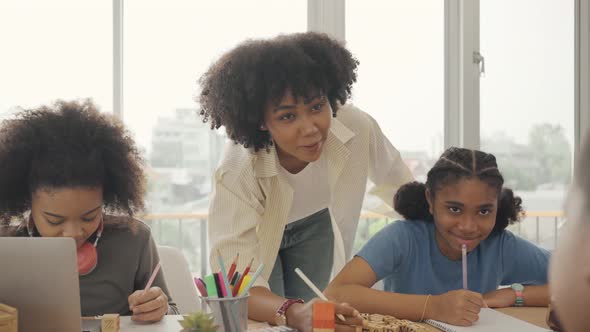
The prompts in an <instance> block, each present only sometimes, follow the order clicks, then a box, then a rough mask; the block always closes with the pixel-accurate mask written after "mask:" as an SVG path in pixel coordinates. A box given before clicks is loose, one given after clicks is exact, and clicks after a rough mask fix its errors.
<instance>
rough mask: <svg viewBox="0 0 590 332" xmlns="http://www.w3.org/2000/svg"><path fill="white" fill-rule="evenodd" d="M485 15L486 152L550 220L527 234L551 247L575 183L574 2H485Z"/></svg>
mask: <svg viewBox="0 0 590 332" xmlns="http://www.w3.org/2000/svg"><path fill="white" fill-rule="evenodd" d="M480 10H481V44H480V46H481V47H480V48H481V53H482V54H483V56H484V57H485V66H486V74H485V77H483V78H482V79H481V147H482V149H483V150H485V151H488V152H491V153H493V154H495V155H496V157H497V159H498V163H499V166H500V168H501V171H502V172H503V174H504V177H505V178H506V185H507V186H509V187H511V188H513V189H515V190H516V192H517V194H518V195H520V196H521V197H522V198H523V202H524V203H523V205H524V206H525V208H526V210H527V211H528V212H530V213H531V214H533V215H539V214H542V215H543V216H540V217H529V218H527V219H526V221H525V222H524V223H523V224H522V225H521V226H520V232H521V235H522V236H524V237H527V238H529V239H531V240H532V241H535V242H538V243H540V244H541V245H543V246H546V247H552V246H553V245H554V234H555V230H556V229H557V226H558V224H559V223H561V218H560V217H558V216H557V215H559V213H555V211H561V209H562V204H563V198H564V194H565V190H566V186H567V185H568V184H569V183H570V181H571V180H570V179H571V169H572V157H573V147H574V1H571V0H569V1H551V0H520V1H507V0H482V1H481V6H480ZM545 215H547V216H545ZM537 225H539V226H538V227H537ZM515 229H516V230H517V231H518V230H519V229H518V227H516V228H515Z"/></svg>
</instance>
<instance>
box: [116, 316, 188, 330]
mask: <svg viewBox="0 0 590 332" xmlns="http://www.w3.org/2000/svg"><path fill="white" fill-rule="evenodd" d="M179 320H182V316H181V315H167V316H164V319H162V320H161V321H159V322H157V323H152V324H142V323H136V322H134V321H132V320H131V316H121V329H120V332H126V331H142V332H179V331H182V326H180V323H179V322H178V321H179Z"/></svg>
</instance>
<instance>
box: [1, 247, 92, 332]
mask: <svg viewBox="0 0 590 332" xmlns="http://www.w3.org/2000/svg"><path fill="white" fill-rule="evenodd" d="M0 303H4V304H7V305H9V306H12V307H15V308H17V309H18V330H19V331H20V332H33V331H35V332H37V331H48V332H53V331H55V332H58V331H59V332H80V331H81V330H82V328H81V319H80V317H81V313H80V284H79V279H78V270H77V261H76V244H75V242H74V240H73V239H71V238H27V237H20V238H18V237H0ZM85 330H86V329H85Z"/></svg>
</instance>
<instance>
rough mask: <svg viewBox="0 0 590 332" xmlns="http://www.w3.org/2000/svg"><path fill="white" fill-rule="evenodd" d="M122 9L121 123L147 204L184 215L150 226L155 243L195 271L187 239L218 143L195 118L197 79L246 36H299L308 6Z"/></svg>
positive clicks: (199, 213) (221, 1)
mask: <svg viewBox="0 0 590 332" xmlns="http://www.w3.org/2000/svg"><path fill="white" fill-rule="evenodd" d="M124 12H125V23H124V33H125V37H124V43H125V45H124V50H125V58H124V79H125V82H124V94H125V96H124V118H125V122H126V124H127V125H128V126H129V127H130V128H131V129H132V130H133V132H135V134H136V138H137V140H138V142H139V144H140V145H141V146H142V147H143V149H145V150H146V152H147V156H148V159H149V162H150V166H151V167H150V171H149V195H148V202H147V206H148V207H149V208H150V212H152V213H168V214H171V213H184V214H185V215H184V216H176V217H175V218H172V217H170V216H165V217H164V218H160V219H161V220H160V221H155V222H154V225H155V227H153V229H154V233H155V234H156V241H158V242H159V243H160V244H169V245H174V246H179V247H181V248H182V249H183V250H184V252H185V255H186V256H187V258H189V263H190V264H191V268H192V271H195V272H197V271H199V272H200V271H201V268H206V262H204V261H203V259H201V254H202V250H206V243H204V242H202V241H201V240H200V239H199V238H194V235H196V234H200V233H201V229H200V228H199V227H200V225H201V223H202V222H204V220H205V218H206V213H207V208H208V195H209V193H210V190H211V185H210V184H211V175H212V174H213V171H214V169H215V167H216V165H217V162H218V159H219V157H220V155H221V152H222V148H223V143H224V141H225V138H224V136H223V134H224V133H223V132H222V131H221V130H218V131H212V130H210V128H209V125H208V124H203V123H202V121H201V118H200V117H199V115H198V113H197V107H198V105H197V104H196V102H195V101H194V97H195V94H196V92H197V80H198V78H199V77H200V76H201V75H202V74H203V73H204V72H205V70H206V69H207V68H208V67H209V65H211V63H212V62H213V61H215V60H216V59H217V58H218V57H219V56H220V55H221V54H222V53H223V52H225V51H227V50H228V49H230V48H232V47H234V46H236V45H237V44H238V43H239V42H242V41H244V40H245V39H247V38H260V37H271V36H274V35H277V34H279V33H290V32H302V31H305V30H306V27H307V19H306V17H307V1H302V0H300V1H288V0H280V1H279V0H260V1H256V5H253V4H252V2H248V1H235V0H216V1H193V0H173V1H139V0H130V1H125V9H124ZM195 213H196V214H195ZM201 248H203V249H201ZM203 257H204V258H206V255H205V256H203ZM201 264H203V265H201Z"/></svg>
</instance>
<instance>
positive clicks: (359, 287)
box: [326, 148, 549, 326]
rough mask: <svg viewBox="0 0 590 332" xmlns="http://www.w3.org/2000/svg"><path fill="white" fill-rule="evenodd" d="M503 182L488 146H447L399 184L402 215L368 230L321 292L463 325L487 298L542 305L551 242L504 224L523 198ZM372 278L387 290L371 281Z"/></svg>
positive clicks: (499, 303) (371, 307)
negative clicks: (422, 171)
mask: <svg viewBox="0 0 590 332" xmlns="http://www.w3.org/2000/svg"><path fill="white" fill-rule="evenodd" d="M503 183H504V178H503V177H502V174H501V173H500V170H499V169H498V165H497V164H496V158H495V157H494V156H493V155H492V154H489V153H485V152H482V151H476V150H468V149H462V148H450V149H448V150H446V151H445V152H444V153H443V154H442V156H441V157H440V159H439V160H438V161H437V162H436V163H435V165H434V166H433V167H432V169H431V170H430V171H429V172H428V177H427V180H426V183H418V182H411V183H408V184H406V185H404V186H402V187H401V188H400V189H399V190H398V191H397V193H396V195H395V197H394V206H395V209H396V211H397V212H399V213H400V214H401V215H402V216H403V217H404V218H405V219H406V220H403V221H398V222H395V223H392V224H390V225H388V226H386V227H385V228H383V229H382V230H381V231H380V232H379V233H378V234H376V235H375V236H374V237H373V238H372V239H371V240H369V242H368V243H367V244H366V245H365V246H364V248H362V249H361V251H360V252H358V254H357V255H356V256H355V257H354V258H353V259H352V260H351V261H350V262H349V263H348V264H347V265H346V266H345V267H344V269H343V270H342V271H341V272H340V273H339V274H338V275H337V276H336V278H335V279H334V280H333V281H332V282H331V284H330V285H329V286H328V288H327V289H326V293H327V294H328V296H332V297H333V298H334V299H336V300H338V301H342V302H348V303H350V304H351V305H352V306H354V307H355V308H357V309H358V310H360V311H361V312H372V313H380V314H388V315H393V316H395V317H398V318H405V319H411V320H421V319H435V320H439V321H443V322H447V323H450V324H454V325H465V326H467V325H471V324H472V323H474V322H475V321H477V319H478V314H479V311H480V309H481V308H482V307H485V306H489V307H494V308H497V307H507V306H511V305H526V306H546V305H548V303H549V295H548V287H547V265H548V261H549V252H548V251H546V250H544V249H542V248H539V247H537V246H536V245H534V244H532V243H530V242H528V241H526V240H524V239H522V238H520V237H518V236H516V235H514V234H513V233H511V232H510V231H508V230H506V227H507V226H508V225H509V224H511V223H514V222H517V221H519V217H520V215H521V212H522V207H521V203H522V200H521V199H520V198H519V197H517V196H514V193H513V192H512V190H510V189H508V188H505V187H503ZM463 245H465V246H466V249H467V252H468V254H467V270H468V273H467V276H468V283H467V284H468V285H469V287H468V289H461V288H462V259H461V258H462V252H461V251H462V246H463ZM379 280H383V281H384V288H385V291H379V290H375V289H371V287H372V286H373V285H374V284H375V283H376V282H377V281H379ZM523 284H524V286H523ZM500 285H511V287H506V288H502V289H498V287H499V286H500ZM523 287H524V290H523Z"/></svg>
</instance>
